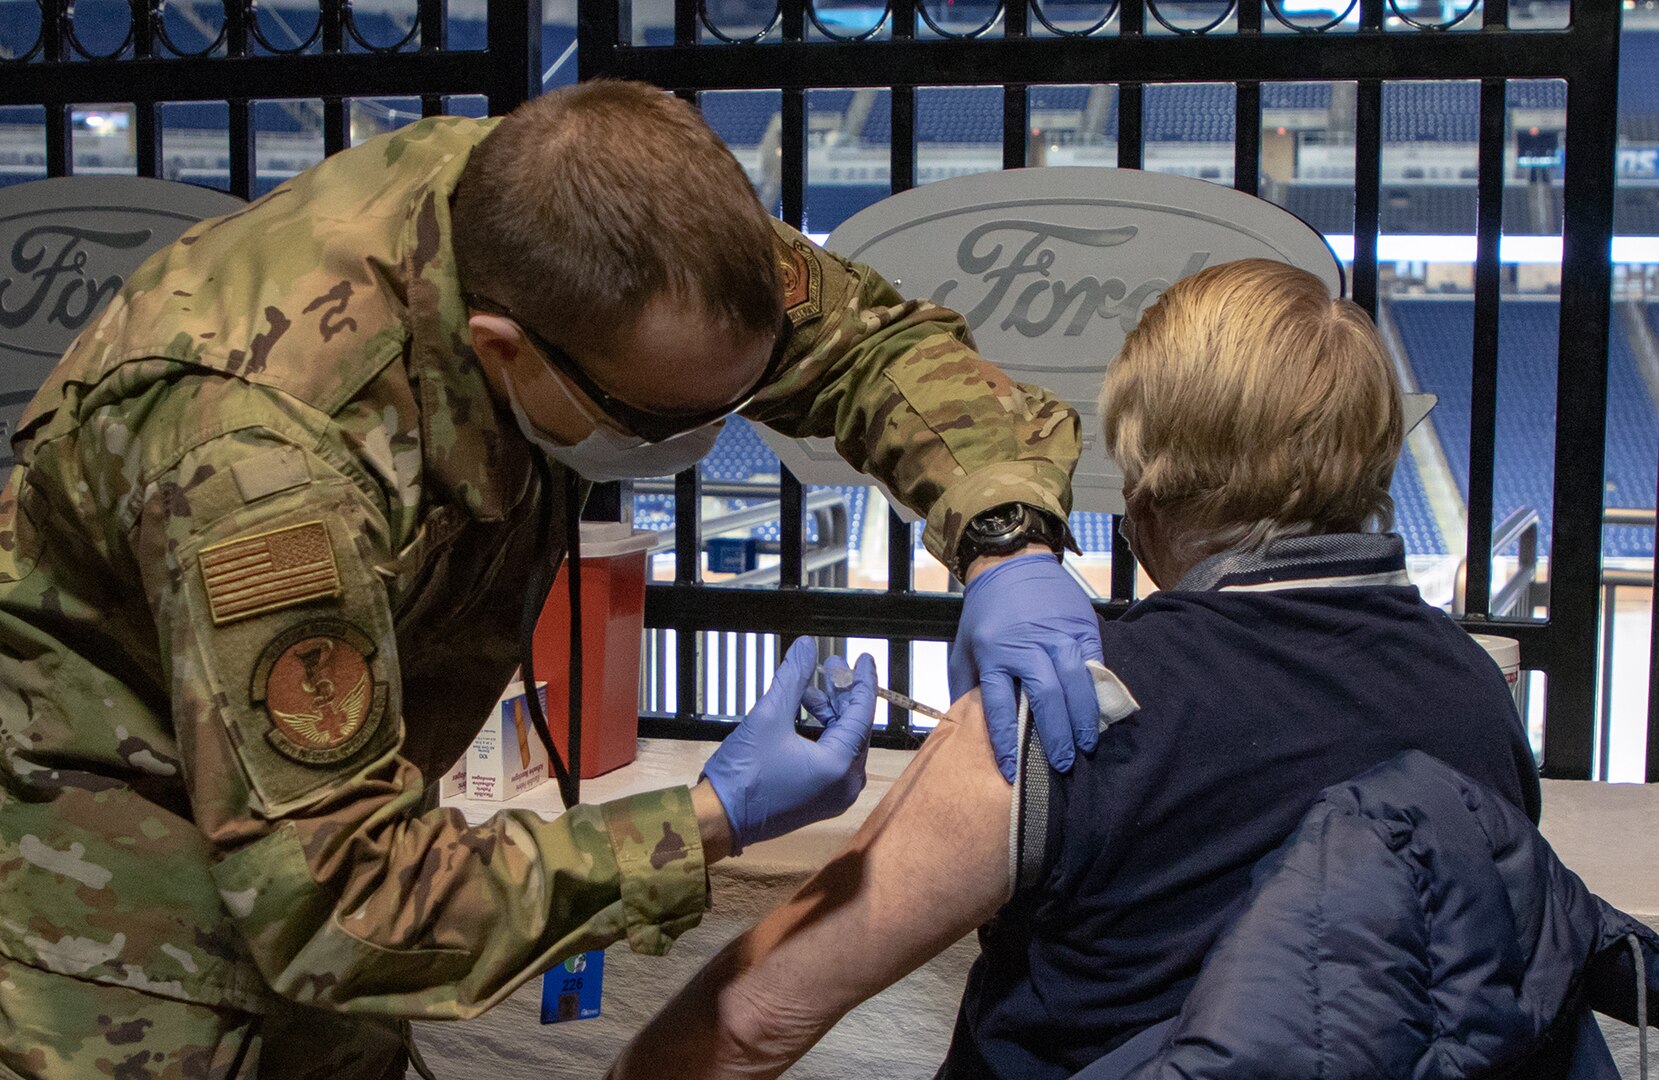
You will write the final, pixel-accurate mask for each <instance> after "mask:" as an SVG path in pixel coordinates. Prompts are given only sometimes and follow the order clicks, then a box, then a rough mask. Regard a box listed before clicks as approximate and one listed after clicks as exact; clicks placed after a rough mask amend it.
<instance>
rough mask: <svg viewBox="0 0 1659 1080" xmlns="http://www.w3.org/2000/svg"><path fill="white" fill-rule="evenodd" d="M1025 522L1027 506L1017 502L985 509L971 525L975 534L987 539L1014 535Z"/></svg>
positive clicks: (998, 538)
mask: <svg viewBox="0 0 1659 1080" xmlns="http://www.w3.org/2000/svg"><path fill="white" fill-rule="evenodd" d="M1024 524H1025V507H1023V506H1020V505H1019V504H1017V503H1016V504H1014V505H1012V506H1008V507H996V508H994V509H991V510H987V511H985V512H984V513H982V514H980V515H978V516H977V517H975V518H974V519H973V521H972V523H971V527H972V529H973V531H974V533H975V534H977V535H978V536H980V537H982V538H984V539H986V540H1000V539H1002V538H1003V537H1006V536H1011V535H1013V534H1014V533H1015V532H1016V531H1018V530H1019V529H1020V528H1021V526H1023V525H1024Z"/></svg>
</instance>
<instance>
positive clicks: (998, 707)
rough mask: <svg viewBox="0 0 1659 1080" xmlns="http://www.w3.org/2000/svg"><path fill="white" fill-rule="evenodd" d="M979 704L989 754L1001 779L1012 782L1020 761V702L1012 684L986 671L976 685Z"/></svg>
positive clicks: (1005, 677)
mask: <svg viewBox="0 0 1659 1080" xmlns="http://www.w3.org/2000/svg"><path fill="white" fill-rule="evenodd" d="M979 694H980V700H981V701H982V702H983V703H984V706H985V725H986V727H987V728H988V729H989V730H990V733H991V751H992V752H993V753H994V754H996V758H997V769H998V771H1000V772H1001V773H1002V778H1003V779H1004V780H1006V781H1008V782H1009V783H1010V784H1012V783H1013V782H1014V767H1015V765H1016V763H1017V762H1018V760H1019V702H1018V701H1017V700H1016V699H1015V697H1014V680H1013V678H1012V677H1010V676H1009V675H1008V673H1007V672H1003V671H987V672H986V673H985V676H984V678H982V679H981V680H980V681H979Z"/></svg>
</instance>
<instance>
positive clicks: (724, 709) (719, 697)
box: [708, 631, 737, 716]
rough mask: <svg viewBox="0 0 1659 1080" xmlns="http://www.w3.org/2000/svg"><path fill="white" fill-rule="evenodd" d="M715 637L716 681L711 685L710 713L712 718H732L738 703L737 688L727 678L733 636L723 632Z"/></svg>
mask: <svg viewBox="0 0 1659 1080" xmlns="http://www.w3.org/2000/svg"><path fill="white" fill-rule="evenodd" d="M713 636H714V680H713V682H712V683H710V684H709V697H710V698H711V699H712V700H710V701H709V703H708V712H709V714H710V715H711V716H730V715H731V714H732V712H733V711H734V710H733V705H734V704H735V703H736V699H737V692H736V687H733V686H732V685H731V680H730V679H728V678H727V677H726V665H727V662H728V654H729V653H730V652H731V648H732V641H731V638H732V635H731V634H730V633H728V632H725V631H722V632H720V633H718V634H715V635H713Z"/></svg>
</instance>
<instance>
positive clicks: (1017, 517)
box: [953, 503, 1066, 582]
mask: <svg viewBox="0 0 1659 1080" xmlns="http://www.w3.org/2000/svg"><path fill="white" fill-rule="evenodd" d="M1034 543H1040V544H1046V545H1048V547H1049V549H1050V550H1051V551H1053V552H1054V554H1055V555H1060V554H1061V553H1062V552H1064V551H1065V548H1066V529H1065V526H1064V525H1062V524H1061V523H1060V522H1059V520H1058V519H1056V518H1055V516H1054V515H1053V514H1051V513H1049V512H1048V511H1047V510H1044V509H1042V508H1040V507H1036V506H1030V505H1028V504H1026V503H1002V504H1000V505H997V506H993V507H991V508H990V509H988V510H982V511H980V512H979V513H977V514H975V515H974V516H973V518H972V519H970V520H969V522H968V524H967V527H966V528H964V529H963V530H962V540H961V541H960V542H959V543H958V544H957V548H956V566H955V567H953V569H954V571H955V573H956V577H957V580H959V581H963V582H965V581H967V579H968V567H970V566H972V565H973V562H974V560H975V559H978V558H980V557H982V556H985V555H1007V554H1009V553H1010V552H1014V551H1018V550H1019V549H1020V548H1023V547H1026V546H1028V545H1030V544H1034Z"/></svg>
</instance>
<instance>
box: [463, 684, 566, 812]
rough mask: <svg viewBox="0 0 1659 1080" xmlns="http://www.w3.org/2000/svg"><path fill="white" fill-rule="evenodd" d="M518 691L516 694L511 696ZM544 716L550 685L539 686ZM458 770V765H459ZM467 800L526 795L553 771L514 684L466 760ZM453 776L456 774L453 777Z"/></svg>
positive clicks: (495, 799) (492, 799)
mask: <svg viewBox="0 0 1659 1080" xmlns="http://www.w3.org/2000/svg"><path fill="white" fill-rule="evenodd" d="M512 690H517V691H518V692H517V693H513V692H511V691H512ZM536 696H537V697H538V698H540V699H541V706H542V714H543V715H544V716H545V715H546V713H547V684H546V683H543V682H538V683H537V684H536ZM458 767H459V763H458ZM465 768H466V781H465V782H466V797H467V798H469V799H484V800H489V801H492V802H499V801H502V800H505V799H511V798H515V797H516V796H519V795H523V794H524V793H525V792H526V791H529V790H531V789H532V788H535V787H538V786H540V785H541V784H545V783H546V782H547V778H548V776H549V775H550V773H551V769H550V768H549V766H548V764H547V748H546V747H545V746H543V745H542V742H541V738H540V737H539V736H537V735H536V729H535V726H534V725H533V724H531V722H530V710H529V708H528V707H527V706H526V701H525V696H524V693H523V690H522V687H521V686H520V684H518V683H516V682H515V683H512V684H510V687H509V692H508V693H506V694H503V695H502V697H501V700H500V701H499V702H497V703H496V707H495V711H494V713H492V714H491V716H490V718H489V720H488V721H487V722H486V723H485V724H484V727H483V730H481V731H480V732H479V733H478V734H477V736H476V737H475V738H474V739H473V740H472V747H471V749H469V750H468V751H467V753H466V756H465ZM452 775H453V773H452Z"/></svg>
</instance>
